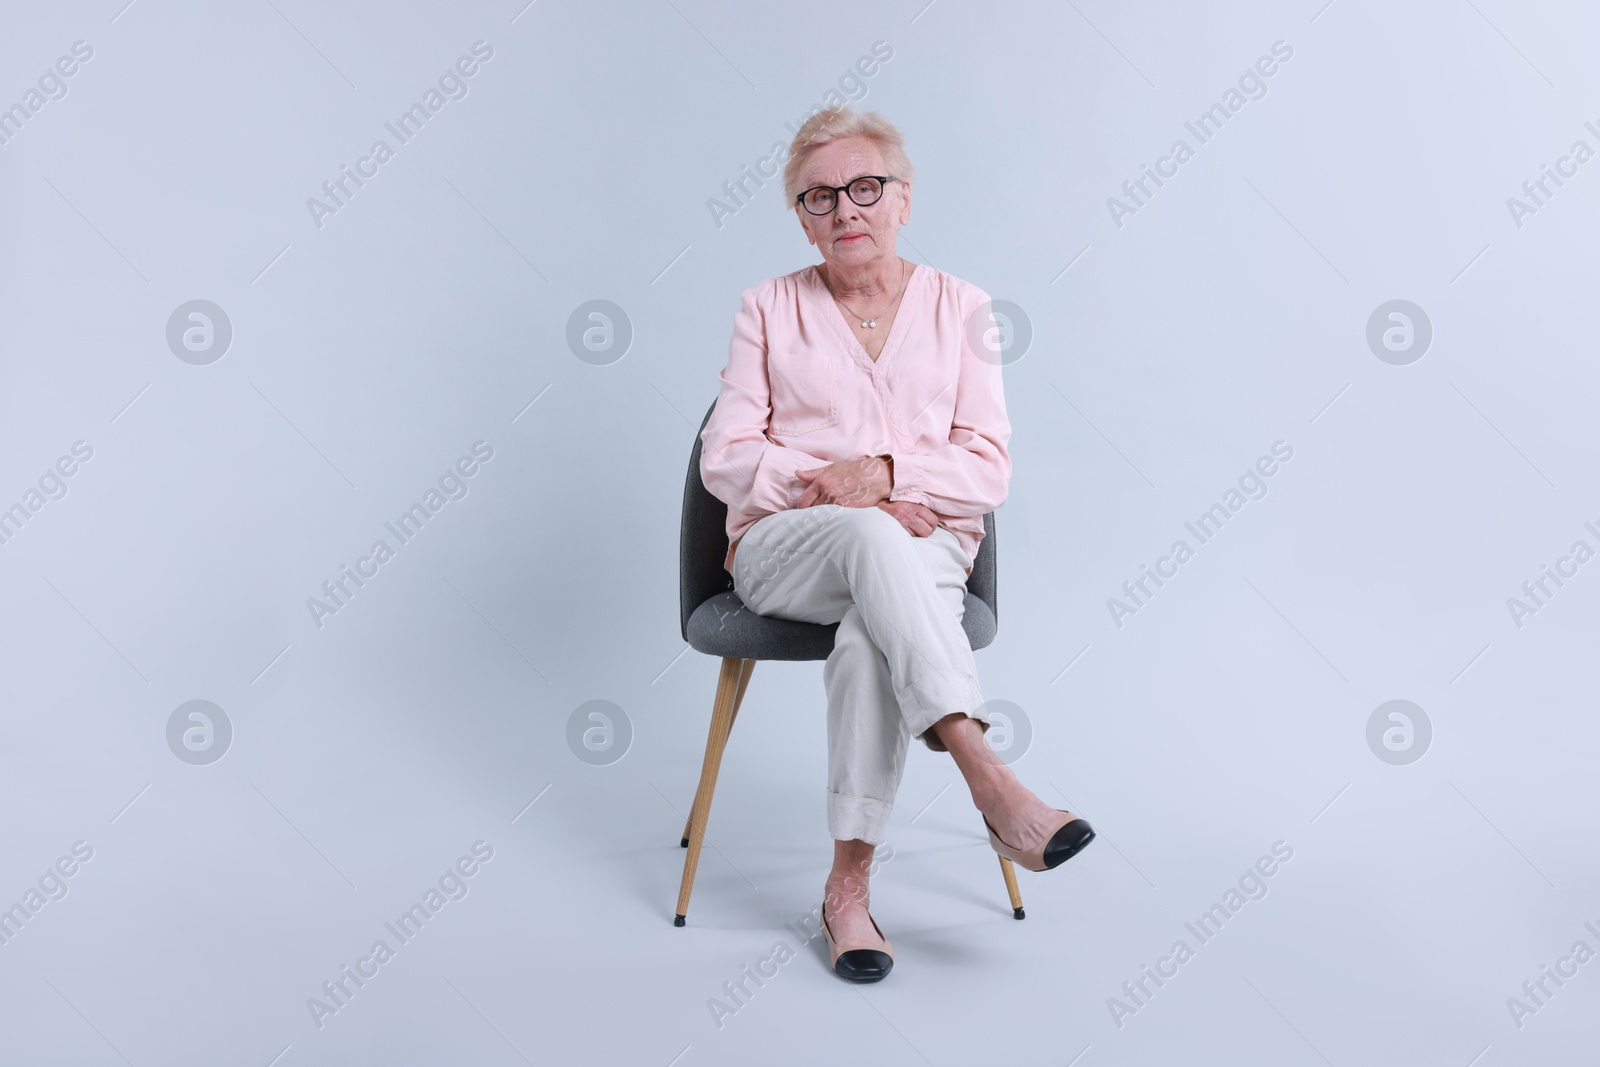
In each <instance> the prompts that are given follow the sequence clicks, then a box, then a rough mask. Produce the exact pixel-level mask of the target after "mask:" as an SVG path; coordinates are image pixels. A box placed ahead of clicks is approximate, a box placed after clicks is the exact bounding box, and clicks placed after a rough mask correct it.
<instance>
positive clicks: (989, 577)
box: [678, 400, 1000, 641]
mask: <svg viewBox="0 0 1600 1067" xmlns="http://www.w3.org/2000/svg"><path fill="white" fill-rule="evenodd" d="M716 406H717V402H716V401H715V400H713V401H712V402H711V406H710V407H709V408H707V409H706V417H705V418H703V419H701V420H700V430H699V432H697V433H696V434H695V435H694V447H693V448H692V449H691V450H690V453H689V476H688V477H687V478H685V479H684V483H683V526H682V529H681V531H680V533H679V539H678V604H679V608H680V613H681V616H682V618H681V628H682V633H683V639H684V640H685V641H687V640H689V616H691V615H693V614H694V611H695V609H696V608H698V607H699V606H700V605H701V604H704V603H705V602H706V601H707V600H710V599H711V598H712V597H714V596H716V595H717V594H719V593H725V592H727V591H728V590H730V589H732V588H733V576H732V575H731V574H729V573H728V572H727V570H726V569H725V568H724V567H723V566H722V562H723V560H724V559H726V558H727V555H728V505H726V504H724V503H723V502H722V501H720V500H718V499H717V498H716V497H715V496H712V495H711V491H710V490H709V489H707V488H706V486H705V482H703V481H702V480H701V479H700V450H701V447H702V442H701V440H700V435H701V434H703V433H704V432H705V429H706V423H708V422H710V421H711V412H712V411H714V410H716ZM995 569H996V568H995V542H994V512H992V511H991V512H989V513H988V514H987V515H985V516H984V517H983V540H982V541H981V542H980V543H979V545H978V558H977V559H975V560H973V561H972V573H971V574H969V575H967V592H969V593H971V594H972V595H973V596H975V597H977V598H978V599H979V600H982V601H983V602H984V603H985V604H987V605H989V610H990V611H991V612H993V613H994V618H995V624H996V625H999V622H1000V608H999V606H998V604H997V601H996V593H995Z"/></svg>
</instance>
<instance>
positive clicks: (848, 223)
mask: <svg viewBox="0 0 1600 1067" xmlns="http://www.w3.org/2000/svg"><path fill="white" fill-rule="evenodd" d="M887 173H888V172H887V171H885V170H884V166H883V157H882V156H881V155H879V153H878V146H877V145H876V144H875V143H873V142H872V141H870V140H868V139H867V138H865V137H842V138H840V139H839V140H837V141H831V142H829V143H828V144H825V145H823V146H822V147H821V148H819V149H817V150H816V151H815V152H813V153H812V154H811V158H810V159H808V160H807V161H806V167H805V171H804V175H803V180H802V181H801V184H800V188H801V189H809V188H811V187H812V186H814V185H828V186H840V185H845V184H847V183H848V182H851V181H853V180H855V179H856V178H859V177H861V176H862V175H863V174H878V175H882V174H887ZM795 211H796V212H798V213H799V215H800V225H801V226H802V227H803V228H804V229H805V232H806V237H807V239H808V240H810V242H811V243H812V244H814V245H816V246H817V248H818V249H819V250H820V251H821V252H822V258H823V259H824V260H825V261H826V262H827V263H828V265H829V266H834V265H836V264H837V265H839V266H844V267H851V266H857V265H859V264H862V263H867V262H870V261H872V260H876V259H881V258H883V257H890V258H892V257H893V256H894V255H895V245H894V240H895V234H896V233H897V232H898V230H899V229H900V227H901V226H903V225H905V224H906V223H907V222H909V221H910V220H911V186H909V185H907V184H906V183H905V182H903V181H893V182H888V183H887V184H885V185H884V187H883V196H881V197H879V198H878V202H877V203H875V204H869V205H867V206H866V207H862V206H861V205H860V204H857V203H856V202H855V201H854V200H851V199H850V197H849V196H848V195H846V194H845V193H836V194H835V196H834V207H833V210H832V211H831V212H829V213H828V214H826V215H813V214H811V213H810V212H808V211H807V210H806V209H805V207H804V206H802V205H800V204H796V205H795Z"/></svg>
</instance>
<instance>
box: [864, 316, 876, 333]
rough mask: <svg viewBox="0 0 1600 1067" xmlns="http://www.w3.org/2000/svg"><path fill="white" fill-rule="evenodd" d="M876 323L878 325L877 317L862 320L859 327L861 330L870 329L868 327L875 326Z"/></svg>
mask: <svg viewBox="0 0 1600 1067" xmlns="http://www.w3.org/2000/svg"><path fill="white" fill-rule="evenodd" d="M877 325H878V320H877V319H873V320H872V321H871V322H863V323H862V324H861V328H862V329H863V330H870V329H873V328H875V327H876V326H877Z"/></svg>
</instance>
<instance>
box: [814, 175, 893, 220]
mask: <svg viewBox="0 0 1600 1067" xmlns="http://www.w3.org/2000/svg"><path fill="white" fill-rule="evenodd" d="M899 180H900V179H899V178H891V177H889V176H888V175H873V174H863V175H862V176H861V177H859V178H856V179H854V180H853V181H851V182H850V184H849V185H833V186H829V185H816V186H813V187H811V188H810V189H807V190H806V191H805V192H803V193H801V194H800V195H799V196H797V197H795V200H797V201H798V202H799V203H800V204H801V205H802V206H804V207H805V209H806V210H807V211H809V212H810V213H811V214H813V215H826V214H828V213H829V212H831V211H832V210H833V207H834V204H836V203H837V202H838V194H839V193H849V194H850V199H851V200H852V201H854V202H855V203H856V204H857V205H858V206H860V207H870V206H871V205H873V204H876V203H877V202H878V199H879V198H880V197H882V196H883V184H884V183H885V182H897V181H899Z"/></svg>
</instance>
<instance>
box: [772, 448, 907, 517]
mask: <svg viewBox="0 0 1600 1067" xmlns="http://www.w3.org/2000/svg"><path fill="white" fill-rule="evenodd" d="M795 476H796V477H798V478H799V479H800V480H801V481H805V482H809V483H810V486H809V487H808V488H807V489H806V491H805V492H804V493H803V494H801V496H800V502H799V503H797V504H796V505H795V507H797V508H809V507H810V506H811V505H813V504H842V505H844V506H845V507H847V508H870V507H872V506H873V505H875V504H876V503H877V502H878V501H880V500H886V499H888V496H889V491H890V490H891V489H892V488H893V487H894V482H893V479H892V478H891V477H890V473H889V460H887V459H884V458H883V457H882V456H866V457H863V458H862V459H846V460H840V461H839V462H838V463H830V464H828V465H827V466H826V467H813V468H811V469H810V470H803V471H795Z"/></svg>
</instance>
